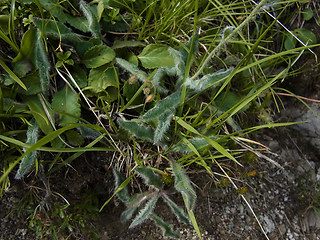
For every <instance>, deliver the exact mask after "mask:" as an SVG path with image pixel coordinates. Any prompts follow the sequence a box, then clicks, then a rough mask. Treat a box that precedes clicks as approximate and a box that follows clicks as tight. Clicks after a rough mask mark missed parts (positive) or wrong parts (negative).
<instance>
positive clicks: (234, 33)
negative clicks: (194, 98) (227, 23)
mask: <svg viewBox="0 0 320 240" xmlns="http://www.w3.org/2000/svg"><path fill="white" fill-rule="evenodd" d="M266 1H267V0H262V1H261V2H260V3H259V4H258V5H257V6H256V7H255V8H254V9H253V11H252V12H251V13H250V15H249V16H248V17H247V18H246V19H245V20H244V21H243V22H242V23H241V24H240V25H239V26H238V27H236V29H234V31H232V32H231V33H230V34H229V35H228V36H227V37H226V38H225V39H223V40H221V41H220V43H219V44H218V45H217V46H216V47H215V48H214V49H213V50H212V52H211V53H210V54H209V55H208V57H207V58H206V59H205V60H204V62H203V64H202V65H201V67H200V68H199V69H198V71H197V72H196V73H195V74H194V75H193V76H192V77H191V79H192V80H194V79H196V78H197V77H198V76H199V75H200V74H201V73H202V71H203V69H204V68H205V67H206V66H207V64H208V63H209V61H210V60H211V58H212V57H213V56H214V55H215V54H216V53H217V52H218V51H219V50H220V48H221V47H222V46H223V45H225V44H226V43H227V42H228V41H229V40H230V39H231V38H233V37H234V35H236V34H237V33H238V32H239V31H240V30H241V29H242V28H243V27H244V26H245V25H246V24H247V23H248V22H250V21H251V20H252V19H253V18H254V17H255V16H256V14H257V13H258V11H259V10H260V8H261V7H262V6H263V5H264V4H265V2H266Z"/></svg>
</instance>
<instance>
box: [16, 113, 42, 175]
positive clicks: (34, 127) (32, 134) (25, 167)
mask: <svg viewBox="0 0 320 240" xmlns="http://www.w3.org/2000/svg"><path fill="white" fill-rule="evenodd" d="M30 124H31V125H29V127H28V131H27V141H26V144H29V145H33V144H35V143H36V142H37V141H38V134H39V126H38V124H37V122H36V121H35V119H32V121H30ZM23 151H24V152H25V151H27V149H26V148H24V149H23ZM36 157H37V151H32V152H31V153H29V154H27V155H26V156H24V157H23V158H22V160H21V162H20V166H19V169H18V171H17V173H16V176H15V178H16V179H21V178H23V177H24V176H25V175H26V174H27V173H28V172H29V171H30V169H31V167H32V166H33V164H34V162H35V159H36Z"/></svg>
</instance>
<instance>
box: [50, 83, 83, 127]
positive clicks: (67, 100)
mask: <svg viewBox="0 0 320 240" xmlns="http://www.w3.org/2000/svg"><path fill="white" fill-rule="evenodd" d="M78 100H79V99H78V95H77V94H75V93H74V92H73V91H71V90H70V88H69V87H68V86H67V85H66V86H65V87H64V88H63V89H62V90H61V91H59V92H57V93H55V94H54V96H53V99H52V107H53V109H54V110H56V111H59V112H60V113H59V116H60V125H61V126H63V125H66V124H69V123H76V122H78V120H79V118H80V116H81V109H80V104H79V102H78ZM63 113H66V114H63Z"/></svg>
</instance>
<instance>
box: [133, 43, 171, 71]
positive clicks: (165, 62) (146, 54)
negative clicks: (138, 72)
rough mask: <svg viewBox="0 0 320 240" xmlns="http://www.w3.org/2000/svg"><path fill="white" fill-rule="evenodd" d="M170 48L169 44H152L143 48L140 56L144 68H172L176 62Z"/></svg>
mask: <svg viewBox="0 0 320 240" xmlns="http://www.w3.org/2000/svg"><path fill="white" fill-rule="evenodd" d="M169 49H170V47H168V46H167V45H163V44H150V45H148V46H146V47H145V48H144V49H143V51H142V53H141V54H140V55H139V56H138V58H139V60H140V61H141V63H142V66H143V67H144V68H148V69H152V68H160V67H167V68H172V67H174V66H175V62H174V56H172V54H171V52H170V50H169Z"/></svg>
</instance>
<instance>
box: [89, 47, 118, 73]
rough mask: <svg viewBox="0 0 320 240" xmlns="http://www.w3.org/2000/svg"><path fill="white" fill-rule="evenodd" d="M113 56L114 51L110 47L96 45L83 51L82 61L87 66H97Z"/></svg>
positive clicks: (109, 60) (107, 61)
mask: <svg viewBox="0 0 320 240" xmlns="http://www.w3.org/2000/svg"><path fill="white" fill-rule="evenodd" d="M115 56H116V54H115V52H114V51H113V50H112V49H111V48H110V47H108V46H106V45H98V46H94V47H92V48H90V49H89V50H88V51H86V52H85V54H84V56H83V63H84V64H85V65H86V67H87V68H97V67H100V66H102V65H104V64H106V63H109V62H111V61H112V60H113V59H114V57H115Z"/></svg>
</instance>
